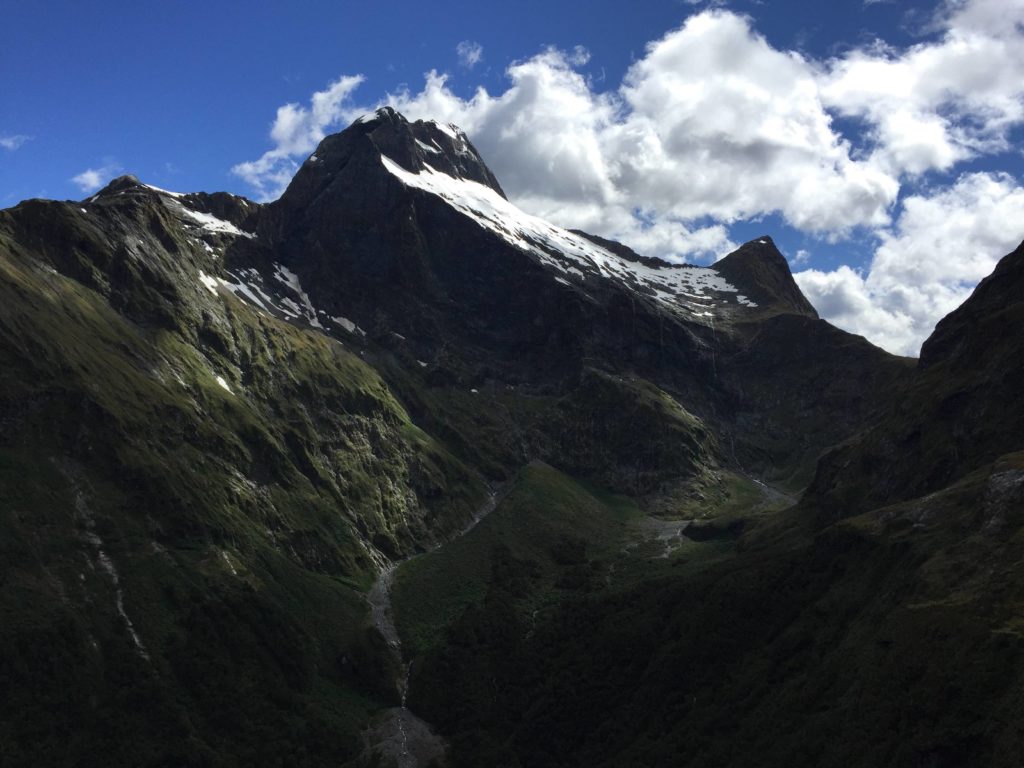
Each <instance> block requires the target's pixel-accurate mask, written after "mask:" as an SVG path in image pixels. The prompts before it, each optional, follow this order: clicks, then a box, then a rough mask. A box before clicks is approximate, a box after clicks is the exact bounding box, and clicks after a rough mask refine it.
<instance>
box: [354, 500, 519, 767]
mask: <svg viewBox="0 0 1024 768" xmlns="http://www.w3.org/2000/svg"><path fill="white" fill-rule="evenodd" d="M505 493H506V491H505V489H500V490H498V489H494V490H491V491H490V493H489V494H488V497H487V500H486V501H485V502H484V503H483V504H481V505H480V507H479V508H478V509H477V510H476V512H475V513H474V514H473V517H472V519H471V520H470V522H469V523H468V524H467V525H466V526H465V527H464V528H463V529H462V530H461V531H459V532H458V533H457V534H455V535H453V536H451V537H449V538H448V539H446V540H445V541H442V542H439V543H438V544H437V545H435V546H434V547H433V549H432V550H431V551H437V550H438V549H440V548H441V547H443V546H445V545H446V544H449V543H451V542H452V541H455V540H456V539H459V538H461V537H463V536H465V535H466V534H467V533H469V532H470V531H472V530H473V529H474V528H476V526H477V525H479V523H480V521H482V520H483V519H484V518H485V517H487V516H488V515H489V514H491V512H493V511H494V510H495V509H496V508H497V506H498V504H499V503H500V502H501V500H502V499H503V498H504V496H505ZM418 556H419V555H412V556H410V557H407V558H405V559H404V560H398V561H396V562H391V563H388V564H387V565H385V566H384V567H383V568H382V569H381V571H380V574H379V575H378V576H377V580H376V581H375V582H374V583H373V587H371V588H370V591H369V592H368V593H367V595H366V601H367V603H369V606H370V618H371V620H372V621H373V626H374V627H375V628H376V629H377V631H378V632H380V634H381V636H382V637H383V638H384V640H385V642H386V643H387V645H388V648H390V649H391V651H392V653H394V655H395V658H396V659H397V660H398V663H399V669H400V670H401V673H400V676H399V679H398V680H396V684H397V687H398V692H399V694H400V696H401V704H400V706H398V707H394V708H392V709H390V710H388V712H387V713H386V719H384V720H383V721H382V722H381V723H380V724H378V725H377V726H376V727H375V728H373V729H372V731H371V732H370V734H369V738H368V743H367V749H368V751H369V752H378V753H380V755H381V756H382V757H383V758H384V759H385V760H388V759H391V760H393V761H394V762H395V764H396V765H397V766H398V768H420V766H426V765H428V764H429V763H430V762H431V761H432V760H434V759H437V758H442V757H443V756H444V754H445V752H446V751H447V745H446V744H445V742H444V740H443V739H442V738H441V737H440V736H438V735H437V734H435V733H434V731H433V730H432V729H431V727H430V725H429V724H428V723H427V722H425V721H424V720H422V719H421V718H419V717H417V716H416V715H415V714H414V713H413V712H412V711H411V710H410V709H409V707H408V706H406V699H407V697H408V694H409V677H410V674H411V672H412V665H411V664H410V663H409V662H408V661H406V659H405V657H404V656H403V654H402V639H401V637H399V635H398V629H397V628H396V627H395V617H394V611H393V609H392V606H391V588H392V586H393V585H394V578H395V571H396V570H397V569H398V567H399V566H400V565H402V564H403V563H405V562H408V561H409V560H411V559H412V558H413V557H418Z"/></svg>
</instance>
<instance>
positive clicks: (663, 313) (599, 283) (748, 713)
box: [0, 108, 1024, 768]
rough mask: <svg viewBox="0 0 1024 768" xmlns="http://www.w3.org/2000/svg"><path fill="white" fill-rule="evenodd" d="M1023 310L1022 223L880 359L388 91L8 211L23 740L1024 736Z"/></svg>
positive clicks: (673, 755) (745, 269)
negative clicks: (148, 178) (205, 180)
mask: <svg viewBox="0 0 1024 768" xmlns="http://www.w3.org/2000/svg"><path fill="white" fill-rule="evenodd" d="M681 183H685V182H684V181H681ZM1019 224H1020V223H1019V222H1007V226H1018V225H1019ZM949 257H950V258H955V257H956V254H949ZM1022 332H1024V247H1021V248H1018V249H1017V250H1016V251H1015V252H1013V253H1011V254H1009V255H1008V256H1006V257H1005V258H1004V259H1003V260H1002V261H1001V262H1000V263H999V266H998V267H997V269H996V270H995V272H994V273H993V274H992V275H991V276H990V277H988V278H987V279H986V280H985V281H984V282H982V283H981V284H980V285H979V286H978V287H977V289H976V290H975V291H974V294H973V295H972V296H971V298H970V299H969V300H968V301H967V302H966V303H965V304H964V305H963V306H961V307H960V308H959V309H957V310H956V311H955V312H953V313H952V314H951V315H949V316H948V317H946V318H945V319H944V320H943V321H942V322H941V323H939V325H938V327H937V328H936V330H935V332H934V334H933V335H932V336H931V338H930V339H929V340H928V341H927V343H926V344H925V345H924V348H923V350H922V353H921V358H920V359H919V360H914V359H909V358H900V357H895V356H893V355H890V354H888V353H886V352H884V351H882V350H880V349H878V348H877V347H874V346H872V345H871V344H870V343H868V342H867V341H866V340H864V339H863V338H861V337H859V336H854V335H851V334H849V333H846V332H844V331H841V330H839V329H837V328H835V327H833V326H831V325H830V324H829V323H827V322H826V321H824V320H822V319H820V318H819V317H818V316H817V313H816V312H815V310H814V308H813V307H812V306H811V304H810V303H809V302H808V301H807V299H806V298H805V297H804V296H803V295H802V294H801V292H800V290H799V288H798V287H797V285H796V283H795V281H794V280H793V278H792V276H791V274H790V271H789V268H788V266H787V262H786V259H785V258H784V257H783V255H782V254H781V253H779V251H778V250H777V249H776V247H775V245H774V243H773V242H772V240H771V238H770V237H767V236H766V237H762V238H759V239H757V240H754V241H752V242H749V243H747V244H745V245H743V246H742V247H741V248H739V249H738V250H737V251H735V252H734V253H732V254H730V255H728V256H726V257H725V258H723V259H722V260H720V261H719V262H717V263H716V264H714V265H713V266H711V267H695V266H690V265H675V264H668V263H666V262H663V261H660V260H657V259H652V258H647V257H644V256H641V255H639V254H637V253H635V252H634V251H632V250H630V248H628V247H627V246H625V245H622V244H619V243H615V242H610V241H607V240H604V239H602V238H600V237H596V236H592V235H589V234H587V233H584V232H576V231H567V230H564V229H561V228H559V227H556V226H553V225H551V224H548V223H547V222H545V221H542V220H540V219H537V218H535V217H532V216H530V215H527V214H526V213H524V212H522V211H520V210H519V209H517V208H516V207H515V206H514V205H513V204H512V203H511V202H509V201H508V200H507V199H506V197H505V195H504V193H503V192H502V189H501V186H500V184H499V180H498V179H496V178H495V177H494V176H493V174H492V173H491V172H490V171H489V170H488V168H487V167H486V165H485V164H484V162H483V160H482V159H481V157H480V156H479V154H478V153H477V151H476V150H475V149H474V147H473V146H472V144H471V142H470V141H469V139H468V138H467V137H466V135H465V134H463V133H462V132H461V131H459V130H458V129H457V128H456V127H454V126H450V125H444V124H439V123H434V122H409V121H407V120H406V119H405V118H404V117H403V116H402V115H400V114H398V113H397V112H395V111H393V110H391V109H387V108H385V109H382V110H380V111H378V112H377V113H375V114H372V115H367V116H366V117H364V118H361V119H360V120H358V121H356V122H355V123H354V124H353V125H352V126H351V127H349V128H348V129H347V130H345V131H344V132H342V133H340V134H336V135H332V136H328V137H327V138H325V139H324V140H323V141H322V142H321V144H320V146H319V147H318V148H317V150H316V152H315V153H314V154H313V155H311V156H310V157H309V158H308V159H307V160H306V161H305V162H304V164H303V165H302V166H301V168H300V169H299V171H298V172H297V174H296V175H295V177H294V179H293V181H292V182H291V184H290V186H289V187H288V189H287V191H286V192H285V193H284V195H283V196H282V197H281V198H280V199H279V200H277V201H276V202H273V203H269V204H262V205H261V204H256V203H253V202H251V201H249V200H246V199H244V198H241V197H237V196H234V195H230V194H227V193H214V194H206V193H195V194H181V193H173V192H167V191H164V190H161V189H157V188H155V187H151V186H148V185H146V184H144V183H142V182H140V181H139V180H138V179H136V178H134V177H131V176H122V177H121V178H118V179H116V180H115V181H113V182H111V183H110V184H109V185H108V186H107V187H105V188H104V189H102V190H101V191H99V192H98V193H97V194H95V195H93V196H92V197H90V198H88V199H87V200H83V201H80V202H70V201H69V202H56V201H49V200H28V201H25V202H23V203H21V204H19V205H17V206H15V207H14V208H9V209H6V210H3V211H0V587H2V589H0V692H2V694H0V765H3V766H82V767H86V766H97V767H99V766H103V768H111V767H113V766H335V767H337V768H341V767H342V766H350V767H355V766H399V767H401V768H405V767H406V766H428V765H429V766H453V767H461V766H482V767H483V766H487V767H494V768H503V767H506V766H507V767H509V768H512V767H513V766H514V767H517V768H519V767H521V768H546V767H548V766H558V767H563V766H564V767H566V768H569V767H573V766H580V767H581V768H582V767H583V766H586V767H587V768H613V767H614V768H625V767H627V766H659V767H660V766H666V767H667V766H672V767H683V766H729V767H730V768H731V767H737V768H739V767H745V766H757V768H765V767H766V766H780V767H781V766H786V767H787V768H792V767H794V766H836V767H840V766H841V767H842V768H855V767H857V766H864V767H865V768H867V767H869V766H870V767H872V768H874V767H876V766H908V767H912V768H917V767H921V768H925V767H927V768H946V767H949V768H953V767H959V766H1019V765H1021V762H1022V760H1024V556H1022V554H1024V398H1022V397H1021V394H1020V392H1021V383H1022V382H1024V333H1022Z"/></svg>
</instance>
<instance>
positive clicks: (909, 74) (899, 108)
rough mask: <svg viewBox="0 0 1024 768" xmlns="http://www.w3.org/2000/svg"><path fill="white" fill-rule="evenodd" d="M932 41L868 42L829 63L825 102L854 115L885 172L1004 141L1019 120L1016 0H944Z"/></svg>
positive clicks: (1021, 1) (924, 166)
mask: <svg viewBox="0 0 1024 768" xmlns="http://www.w3.org/2000/svg"><path fill="white" fill-rule="evenodd" d="M935 25H936V26H937V27H938V28H939V30H940V31H941V38H940V39H939V40H938V41H936V42H927V43H921V44H919V45H915V46H912V47H910V48H909V49H907V50H905V51H896V50H893V49H891V48H889V47H888V46H886V45H885V44H884V43H881V42H878V43H876V44H875V45H873V46H870V47H868V48H864V49H855V50H852V51H850V52H849V53H848V54H846V55H845V56H843V57H842V58H840V59H836V60H834V61H832V62H830V63H829V65H828V71H827V73H825V74H824V76H823V77H822V79H821V95H822V99H823V101H824V103H825V105H826V106H828V107H830V108H833V109H835V110H836V111H837V112H839V113H840V114H842V115H844V116H847V117H854V118H859V119H862V120H864V121H865V122H866V124H867V126H868V136H869V139H870V141H871V143H872V145H873V147H872V149H871V160H872V162H873V164H874V165H876V166H877V167H879V168H881V169H882V170H884V171H886V172H888V173H892V174H901V173H909V174H920V173H924V172H925V171H929V170H933V169H939V170H946V169H948V168H950V167H952V166H953V165H954V164H955V163H957V162H959V161H961V160H965V159H967V158H970V157H972V156H974V155H976V154H978V153H985V152H993V151H1003V150H1005V149H1007V148H1008V147H1009V131H1010V130H1011V129H1012V128H1014V127H1015V126H1018V125H1020V124H1021V123H1022V122H1024V80H1021V78H1020V77H1019V76H1018V73H1020V72H1021V71H1024V34H1022V30H1024V0H971V2H948V3H946V5H945V6H943V9H942V12H941V13H940V15H939V16H938V18H937V19H936V21H935Z"/></svg>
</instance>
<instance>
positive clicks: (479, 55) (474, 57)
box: [455, 40, 484, 69]
mask: <svg viewBox="0 0 1024 768" xmlns="http://www.w3.org/2000/svg"><path fill="white" fill-rule="evenodd" d="M455 52H456V53H457V54H458V55H459V64H461V65H462V66H463V67H465V68H466V69H472V68H473V67H475V66H476V65H477V64H479V63H480V62H481V61H482V60H483V58H484V47H483V46H482V45H480V43H474V42H473V41H472V40H463V41H462V42H461V43H459V44H458V45H457V46H455Z"/></svg>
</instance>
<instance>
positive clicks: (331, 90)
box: [231, 75, 364, 200]
mask: <svg viewBox="0 0 1024 768" xmlns="http://www.w3.org/2000/svg"><path fill="white" fill-rule="evenodd" d="M363 79H364V78H363V76H362V75H354V76H350V77H340V78H338V79H337V80H335V81H334V82H333V83H331V84H330V85H328V86H327V88H326V89H325V90H322V91H317V92H316V93H314V94H313V96H312V97H311V98H310V103H309V107H303V106H301V105H299V104H295V103H291V104H285V105H284V106H283V107H278V109H277V117H276V118H275V119H274V124H273V125H272V126H271V128H270V138H271V139H272V140H273V141H274V148H273V149H271V150H268V151H267V152H264V153H263V155H262V156H261V157H260V158H259V159H257V160H251V161H248V162H244V163H239V164H238V165H236V166H234V167H233V168H232V169H231V172H232V173H234V174H235V175H237V176H240V177H241V178H242V179H243V180H245V181H246V182H247V183H248V184H251V185H252V186H253V187H254V188H255V189H256V191H257V193H258V196H259V197H260V199H263V200H268V199H274V198H276V197H279V196H280V195H281V193H282V192H283V191H284V188H285V187H286V186H288V182H289V181H291V179H292V176H294V175H295V170H296V168H298V164H297V163H296V162H295V158H296V157H300V156H303V155H307V154H309V153H310V152H312V151H313V150H314V149H315V148H316V145H317V144H318V143H319V142H320V141H321V140H322V139H323V138H324V136H326V135H327V132H328V130H330V129H339V130H340V129H341V128H343V127H345V125H346V124H347V123H348V122H349V120H350V118H351V111H350V110H348V109H346V107H345V102H346V101H347V100H348V98H349V95H350V94H351V93H352V91H354V90H355V89H356V87H357V86H358V85H359V84H360V83H362V82H363Z"/></svg>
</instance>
